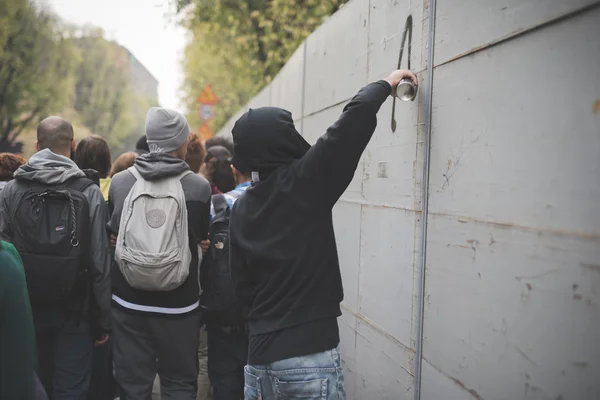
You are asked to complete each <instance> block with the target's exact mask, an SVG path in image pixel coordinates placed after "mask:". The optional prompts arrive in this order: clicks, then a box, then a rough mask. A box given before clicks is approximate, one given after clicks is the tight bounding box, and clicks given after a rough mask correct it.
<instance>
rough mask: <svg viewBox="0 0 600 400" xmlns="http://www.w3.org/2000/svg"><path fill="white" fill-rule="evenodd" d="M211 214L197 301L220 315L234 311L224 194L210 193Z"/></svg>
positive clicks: (231, 193) (227, 220) (226, 208)
mask: <svg viewBox="0 0 600 400" xmlns="http://www.w3.org/2000/svg"><path fill="white" fill-rule="evenodd" d="M229 194H230V195H233V196H236V197H237V196H239V195H240V194H239V193H236V192H230V193H229ZM212 203H213V207H214V210H215V217H214V218H213V219H212V221H211V223H210V227H209V229H208V232H209V235H210V236H209V237H210V247H209V248H208V251H207V252H206V254H205V255H204V259H203V261H202V268H201V275H200V279H201V282H202V296H201V300H200V302H201V304H202V306H203V308H204V309H205V310H206V311H209V312H211V313H212V312H215V313H220V314H221V315H222V316H224V315H223V314H224V313H227V312H234V313H235V312H236V311H237V308H238V307H237V304H238V303H237V299H236V297H235V294H234V291H233V284H232V281H231V268H230V267H229V218H230V216H231V209H230V208H229V205H228V204H227V200H226V199H225V196H224V195H222V194H215V195H213V196H212Z"/></svg>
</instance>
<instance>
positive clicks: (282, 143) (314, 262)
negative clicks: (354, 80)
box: [230, 81, 391, 364]
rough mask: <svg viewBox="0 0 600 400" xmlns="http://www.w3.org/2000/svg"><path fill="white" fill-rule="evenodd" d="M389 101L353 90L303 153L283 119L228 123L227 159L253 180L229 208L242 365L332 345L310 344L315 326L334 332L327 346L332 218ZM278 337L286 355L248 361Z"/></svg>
mask: <svg viewBox="0 0 600 400" xmlns="http://www.w3.org/2000/svg"><path fill="white" fill-rule="evenodd" d="M390 91H391V87H390V85H389V84H388V83H387V82H385V81H380V82H375V83H372V84H370V85H368V86H366V87H364V88H363V89H361V91H360V92H359V93H358V94H357V95H356V96H355V97H354V98H353V99H352V100H351V101H350V102H349V103H348V104H347V105H346V107H345V108H344V112H343V114H342V116H341V117H340V119H339V120H338V121H337V122H336V123H335V124H334V125H332V126H331V127H330V128H329V129H328V130H327V133H326V134H325V135H323V136H322V137H321V138H320V139H319V140H318V141H317V143H316V144H315V145H314V146H312V147H311V146H310V145H309V144H308V143H307V142H306V141H305V140H304V138H303V137H302V136H301V135H300V134H299V133H298V132H297V131H296V129H295V128H294V123H293V120H292V116H291V114H290V113H289V112H288V111H285V110H281V109H278V108H271V107H266V108H260V109H254V110H250V111H248V112H247V113H246V114H244V115H243V116H242V117H241V118H240V119H239V120H238V121H237V122H236V124H235V126H234V128H233V138H234V152H235V157H239V158H240V159H241V160H242V161H243V163H244V164H246V165H247V166H248V167H249V168H250V169H251V170H252V171H255V172H258V173H259V177H260V181H259V182H258V183H256V184H255V186H254V187H252V188H250V189H248V190H247V192H246V194H245V195H244V196H242V197H240V199H239V200H238V201H237V202H236V203H235V206H234V208H233V211H232V216H231V225H230V232H231V233H230V236H231V268H232V274H233V281H234V285H235V287H236V294H237V295H238V297H240V298H241V299H242V300H243V301H244V302H245V304H247V305H248V308H249V311H250V313H249V321H250V335H251V340H250V357H249V362H250V363H251V364H256V363H268V362H273V361H277V360H281V359H284V358H290V357H296V356H301V355H306V354H311V353H316V352H319V351H324V350H328V349H330V348H332V347H335V345H337V342H335V343H333V342H331V341H330V342H329V344H328V345H325V344H324V343H322V342H320V341H319V337H320V336H323V332H322V331H321V332H320V329H321V328H322V327H320V326H319V324H318V322H319V321H324V322H323V324H324V326H329V327H331V326H332V322H333V324H334V325H333V326H334V328H335V331H336V332H335V333H334V334H332V335H330V336H331V337H337V325H335V318H336V317H338V316H339V315H341V311H340V302H341V301H342V299H343V289H342V280H341V275H340V268H339V262H338V254H337V247H336V242H335V235H334V230H333V222H332V208H333V206H334V205H335V203H336V202H337V201H338V199H339V198H340V196H341V195H342V193H343V192H344V191H345V190H346V188H347V187H348V185H349V184H350V182H351V180H352V178H353V176H354V172H355V170H356V168H357V166H358V162H359V160H360V157H361V154H362V153H363V151H364V149H365V147H366V146H367V144H368V142H369V140H370V138H371V136H372V135H373V132H374V131H375V127H376V125H377V117H376V114H377V112H378V111H379V108H380V107H381V105H382V104H383V102H384V101H385V100H386V98H387V97H388V96H389V94H390ZM306 326H311V327H312V328H310V329H308V330H307V329H304V327H306ZM282 332H284V335H285V337H286V339H285V343H281V341H279V343H278V345H277V346H275V347H278V348H279V349H284V348H287V349H290V351H281V352H279V354H276V353H277V352H273V351H270V350H268V351H267V352H266V353H268V356H265V352H264V351H263V352H261V353H262V354H261V355H260V356H256V354H253V347H255V345H256V344H257V343H258V342H259V341H262V342H263V343H264V340H263V339H265V336H267V337H268V336H269V335H271V336H273V335H280V334H281V333H282ZM261 336H262V337H261ZM310 336H313V337H310ZM253 338H254V339H255V342H256V343H254V344H253ZM334 341H335V340H334ZM337 341H338V342H339V339H337ZM276 342H277V341H275V343H276ZM323 346H325V347H326V348H322V347H323ZM271 347H272V346H271ZM263 349H268V346H263ZM294 349H295V350H294ZM298 353H301V354H298ZM255 356H256V357H255ZM263 356H264V357H263Z"/></svg>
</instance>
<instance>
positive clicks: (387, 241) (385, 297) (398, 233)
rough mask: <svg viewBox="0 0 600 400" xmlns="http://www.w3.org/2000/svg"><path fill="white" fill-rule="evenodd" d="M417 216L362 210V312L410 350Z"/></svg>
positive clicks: (379, 208)
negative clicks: (415, 222) (415, 220)
mask: <svg viewBox="0 0 600 400" xmlns="http://www.w3.org/2000/svg"><path fill="white" fill-rule="evenodd" d="M414 218H415V217H414V213H412V212H408V211H403V210H398V209H393V208H384V207H372V206H363V209H362V222H361V225H360V228H361V237H360V238H361V245H360V249H361V251H360V272H359V273H360V277H359V293H358V295H359V305H358V310H359V312H360V313H361V314H362V315H364V316H365V317H366V318H368V319H369V320H370V321H373V322H374V323H375V324H377V325H378V326H380V327H381V328H382V329H383V330H384V331H385V332H386V333H387V334H389V335H390V336H393V337H394V338H395V339H396V340H398V341H399V342H401V343H403V344H404V346H406V347H410V344H411V329H412V299H413V295H412V288H413V266H412V263H413V245H414V239H413V238H414Z"/></svg>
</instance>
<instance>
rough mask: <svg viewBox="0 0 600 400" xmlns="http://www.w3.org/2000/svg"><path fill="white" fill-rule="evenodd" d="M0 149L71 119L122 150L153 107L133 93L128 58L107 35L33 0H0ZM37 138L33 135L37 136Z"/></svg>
mask: <svg viewBox="0 0 600 400" xmlns="http://www.w3.org/2000/svg"><path fill="white" fill-rule="evenodd" d="M0 10H1V11H0V147H2V146H8V145H10V144H12V143H13V142H14V141H15V140H16V139H17V138H18V137H19V135H21V134H22V133H25V134H24V135H23V137H26V138H28V139H30V140H31V136H32V132H31V130H32V129H33V128H34V127H35V125H36V124H37V123H38V122H39V120H41V119H42V118H45V117H46V116H48V115H51V114H56V115H69V117H70V119H71V120H72V122H73V123H75V124H83V126H84V127H85V129H83V130H84V131H86V132H92V133H95V134H99V135H101V136H104V137H105V138H106V139H107V140H108V142H109V144H110V145H111V147H113V149H118V148H120V147H121V145H122V144H123V143H126V142H128V139H129V138H130V137H132V136H136V138H135V139H137V137H139V136H140V135H141V134H142V132H143V122H144V118H145V115H146V111H147V108H148V106H149V105H155V104H156V99H146V98H144V97H143V96H141V95H140V94H138V93H135V91H133V90H132V88H131V87H130V84H129V82H130V79H131V75H130V64H129V63H130V60H129V53H128V52H127V51H126V50H125V49H123V48H122V47H121V46H119V45H118V44H117V43H115V42H112V41H108V40H106V39H105V38H104V34H103V32H102V30H100V29H96V28H93V27H83V28H80V27H77V26H68V25H65V24H63V23H62V22H61V21H60V19H58V18H57V17H56V16H54V15H53V14H52V13H51V12H49V11H48V10H46V9H43V8H40V7H36V6H35V5H34V3H33V2H32V1H31V0H0ZM33 136H35V135H33Z"/></svg>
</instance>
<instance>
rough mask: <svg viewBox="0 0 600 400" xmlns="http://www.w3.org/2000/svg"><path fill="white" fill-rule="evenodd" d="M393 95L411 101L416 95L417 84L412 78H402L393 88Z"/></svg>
mask: <svg viewBox="0 0 600 400" xmlns="http://www.w3.org/2000/svg"><path fill="white" fill-rule="evenodd" d="M393 95H394V96H396V97H397V98H399V99H400V100H402V101H413V100H414V99H415V97H416V96H417V86H415V84H414V83H413V81H412V79H409V78H404V79H402V80H401V81H400V82H399V83H398V85H397V86H396V87H395V89H394V90H393Z"/></svg>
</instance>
